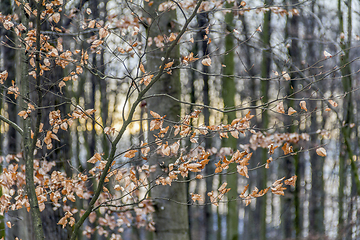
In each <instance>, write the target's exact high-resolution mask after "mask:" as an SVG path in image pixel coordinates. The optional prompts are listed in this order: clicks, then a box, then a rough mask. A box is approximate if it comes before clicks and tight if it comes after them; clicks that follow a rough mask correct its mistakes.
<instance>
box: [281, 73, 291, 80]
mask: <svg viewBox="0 0 360 240" xmlns="http://www.w3.org/2000/svg"><path fill="white" fill-rule="evenodd" d="M282 74H283V78H285V80H286V81H289V80H290V79H291V78H290V75H289V74H288V73H287V72H285V71H283V72H282Z"/></svg>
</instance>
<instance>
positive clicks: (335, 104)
mask: <svg viewBox="0 0 360 240" xmlns="http://www.w3.org/2000/svg"><path fill="white" fill-rule="evenodd" d="M329 103H330V104H331V105H332V106H333V107H337V106H338V104H337V103H336V102H334V101H333V100H329Z"/></svg>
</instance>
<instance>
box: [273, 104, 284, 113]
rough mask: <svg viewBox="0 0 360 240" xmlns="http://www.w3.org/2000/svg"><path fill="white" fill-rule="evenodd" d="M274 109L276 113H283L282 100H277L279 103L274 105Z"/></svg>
mask: <svg viewBox="0 0 360 240" xmlns="http://www.w3.org/2000/svg"><path fill="white" fill-rule="evenodd" d="M275 110H276V111H277V112H278V113H285V110H284V103H283V102H279V103H278V104H277V105H276V108H275Z"/></svg>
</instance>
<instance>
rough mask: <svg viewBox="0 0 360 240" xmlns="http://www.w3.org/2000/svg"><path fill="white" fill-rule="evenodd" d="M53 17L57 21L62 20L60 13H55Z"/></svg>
mask: <svg viewBox="0 0 360 240" xmlns="http://www.w3.org/2000/svg"><path fill="white" fill-rule="evenodd" d="M52 19H53V20H54V22H55V23H58V22H59V21H60V13H58V12H57V13H54V15H52Z"/></svg>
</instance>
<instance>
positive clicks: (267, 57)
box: [256, 0, 271, 240]
mask: <svg viewBox="0 0 360 240" xmlns="http://www.w3.org/2000/svg"><path fill="white" fill-rule="evenodd" d="M265 4H266V5H268V4H270V1H268V0H267V1H265ZM270 22H271V11H267V12H265V13H264V21H263V30H262V31H263V32H262V34H261V40H262V43H263V48H264V49H263V52H262V62H261V78H262V81H261V86H260V87H261V96H262V102H263V103H265V104H266V103H267V102H268V101H269V92H268V91H269V86H270V82H269V81H268V79H269V77H270V68H271V45H270V39H271V27H270ZM261 120H262V122H261V127H262V129H263V130H264V131H266V129H267V128H268V126H269V114H268V111H264V112H263V113H262V119H261ZM267 159H268V153H267V149H262V160H261V164H263V163H266V160H267ZM259 171H260V172H261V173H260V176H261V177H260V178H259V189H265V188H266V187H267V169H266V168H261V169H259ZM266 197H267V196H266V195H265V196H264V197H261V198H258V199H256V207H257V208H258V209H259V211H260V212H259V213H260V215H259V217H260V219H259V221H260V223H259V225H260V231H259V234H260V238H259V239H261V240H265V239H266Z"/></svg>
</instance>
